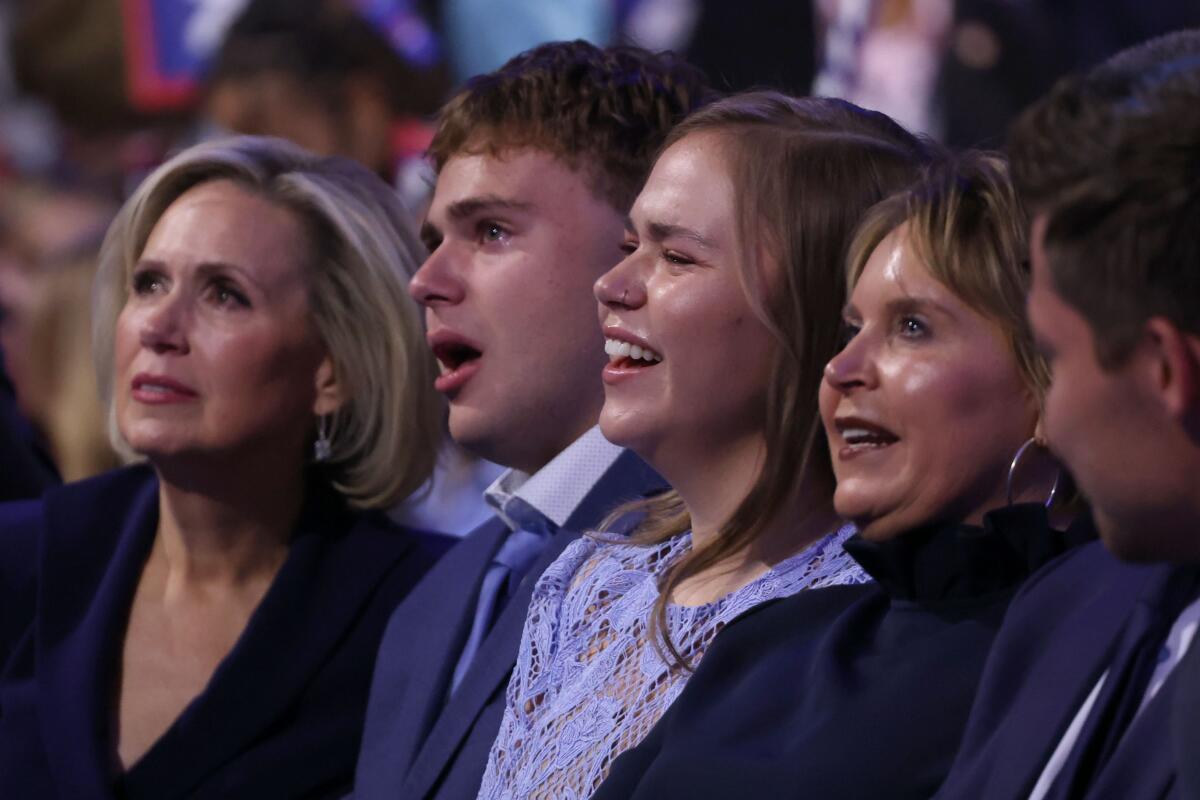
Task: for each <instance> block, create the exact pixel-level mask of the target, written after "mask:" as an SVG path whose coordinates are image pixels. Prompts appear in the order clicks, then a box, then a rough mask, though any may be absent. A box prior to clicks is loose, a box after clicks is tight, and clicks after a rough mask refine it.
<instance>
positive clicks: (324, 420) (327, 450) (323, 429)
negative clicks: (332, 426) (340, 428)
mask: <svg viewBox="0 0 1200 800" xmlns="http://www.w3.org/2000/svg"><path fill="white" fill-rule="evenodd" d="M332 455H333V440H332V439H330V437H329V415H328V414H322V415H321V416H319V417H317V438H316V439H315V440H314V441H313V461H316V462H317V463H321V462H322V461H328V460H329V457H330V456H332Z"/></svg>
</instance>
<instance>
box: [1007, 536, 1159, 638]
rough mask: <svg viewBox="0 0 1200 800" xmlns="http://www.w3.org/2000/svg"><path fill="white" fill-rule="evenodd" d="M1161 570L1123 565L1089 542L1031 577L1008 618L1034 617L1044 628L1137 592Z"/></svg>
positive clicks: (1096, 542)
mask: <svg viewBox="0 0 1200 800" xmlns="http://www.w3.org/2000/svg"><path fill="white" fill-rule="evenodd" d="M1162 569H1163V567H1162V566H1161V565H1152V564H1130V563H1126V562H1123V561H1121V560H1120V559H1118V558H1117V557H1116V556H1114V555H1112V554H1111V553H1110V552H1108V550H1107V549H1105V547H1104V545H1103V544H1102V543H1101V542H1098V541H1094V542H1089V543H1087V544H1084V545H1081V546H1079V547H1076V548H1074V549H1073V550H1070V551H1068V552H1067V553H1064V554H1063V555H1061V556H1059V557H1058V558H1056V559H1054V560H1053V561H1050V562H1049V563H1047V564H1046V565H1045V566H1044V567H1042V568H1041V569H1040V570H1038V571H1037V572H1035V573H1034V574H1033V575H1032V576H1030V577H1029V579H1028V580H1027V581H1026V582H1025V584H1024V585H1023V586H1022V587H1021V589H1020V591H1019V592H1018V593H1017V595H1016V597H1014V599H1013V601H1012V604H1011V605H1010V607H1009V618H1010V619H1012V618H1019V617H1021V616H1023V615H1033V616H1035V617H1037V618H1038V620H1039V623H1038V624H1039V625H1043V626H1044V625H1045V624H1047V623H1048V622H1049V621H1051V620H1052V619H1053V618H1056V617H1062V616H1064V615H1067V614H1070V613H1071V612H1073V611H1075V610H1076V609H1078V608H1081V607H1087V606H1091V605H1092V604H1094V603H1096V602H1103V601H1105V600H1106V599H1112V600H1116V599H1118V598H1119V597H1120V596H1124V595H1126V594H1130V593H1136V592H1138V591H1140V589H1141V587H1143V586H1144V585H1145V584H1146V582H1147V581H1149V580H1151V579H1152V578H1153V577H1154V576H1155V575H1157V574H1159V573H1160V572H1161V571H1162ZM1047 614H1049V615H1051V616H1050V618H1049V619H1048V618H1047V616H1046V615H1047Z"/></svg>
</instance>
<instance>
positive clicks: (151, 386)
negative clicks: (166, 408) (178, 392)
mask: <svg viewBox="0 0 1200 800" xmlns="http://www.w3.org/2000/svg"><path fill="white" fill-rule="evenodd" d="M141 390H142V391H143V392H157V393H158V394H166V393H167V392H168V391H170V390H169V389H167V387H165V386H159V385H158V384H157V383H143V384H142V385H141Z"/></svg>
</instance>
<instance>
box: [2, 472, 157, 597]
mask: <svg viewBox="0 0 1200 800" xmlns="http://www.w3.org/2000/svg"><path fill="white" fill-rule="evenodd" d="M154 483H155V482H154V477H153V473H152V472H151V471H150V470H149V469H148V468H145V467H127V468H124V469H119V470H114V471H112V472H107V473H104V474H103V475H100V476H97V477H94V478H89V479H88V480H84V481H78V482H75V483H69V484H65V485H63V486H59V487H55V488H53V489H51V490H49V491H47V492H46V494H45V495H43V496H42V497H41V498H40V499H37V500H23V501H18V502H12V503H2V504H0V576H2V577H3V581H2V582H0V588H3V589H4V590H5V591H7V590H8V589H9V588H11V587H13V586H15V585H18V584H19V583H20V580H21V577H22V576H26V577H30V578H31V577H32V575H33V573H34V572H35V571H36V569H37V563H38V561H39V553H40V552H41V550H42V549H43V548H45V547H46V546H47V544H48V542H47V539H48V538H50V536H51V534H52V532H53V531H60V530H61V531H63V532H66V533H71V532H78V538H79V539H81V540H85V539H89V538H90V539H95V538H96V537H94V536H90V535H89V533H88V532H87V528H89V527H91V526H92V525H94V523H95V522H96V520H97V518H99V517H103V518H106V519H113V518H122V517H124V516H125V515H126V514H127V513H128V512H129V509H130V506H131V505H132V503H133V500H134V498H135V497H136V495H137V492H138V490H139V489H144V488H145V487H147V486H148V485H154ZM56 523H57V524H56Z"/></svg>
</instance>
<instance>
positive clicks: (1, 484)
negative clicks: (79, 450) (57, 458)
mask: <svg viewBox="0 0 1200 800" xmlns="http://www.w3.org/2000/svg"><path fill="white" fill-rule="evenodd" d="M2 358H3V353H0V359H2ZM58 482H59V480H58V472H57V471H56V470H55V469H54V465H53V464H52V463H51V461H50V459H49V458H48V457H47V456H46V453H45V452H44V451H43V450H42V448H41V447H40V446H39V445H38V442H37V437H36V436H35V435H34V433H33V429H32V428H30V427H29V423H28V422H27V421H26V420H25V419H24V418H23V417H22V416H21V413H20V412H19V411H18V410H17V402H16V398H15V397H14V395H13V388H12V384H11V383H10V382H9V380H8V375H7V374H6V373H5V372H4V366H3V364H2V363H0V502H3V501H9V500H23V499H26V498H32V497H37V496H39V495H40V494H41V493H42V492H43V491H45V490H46V489H49V488H50V487H51V486H56V485H58Z"/></svg>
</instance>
